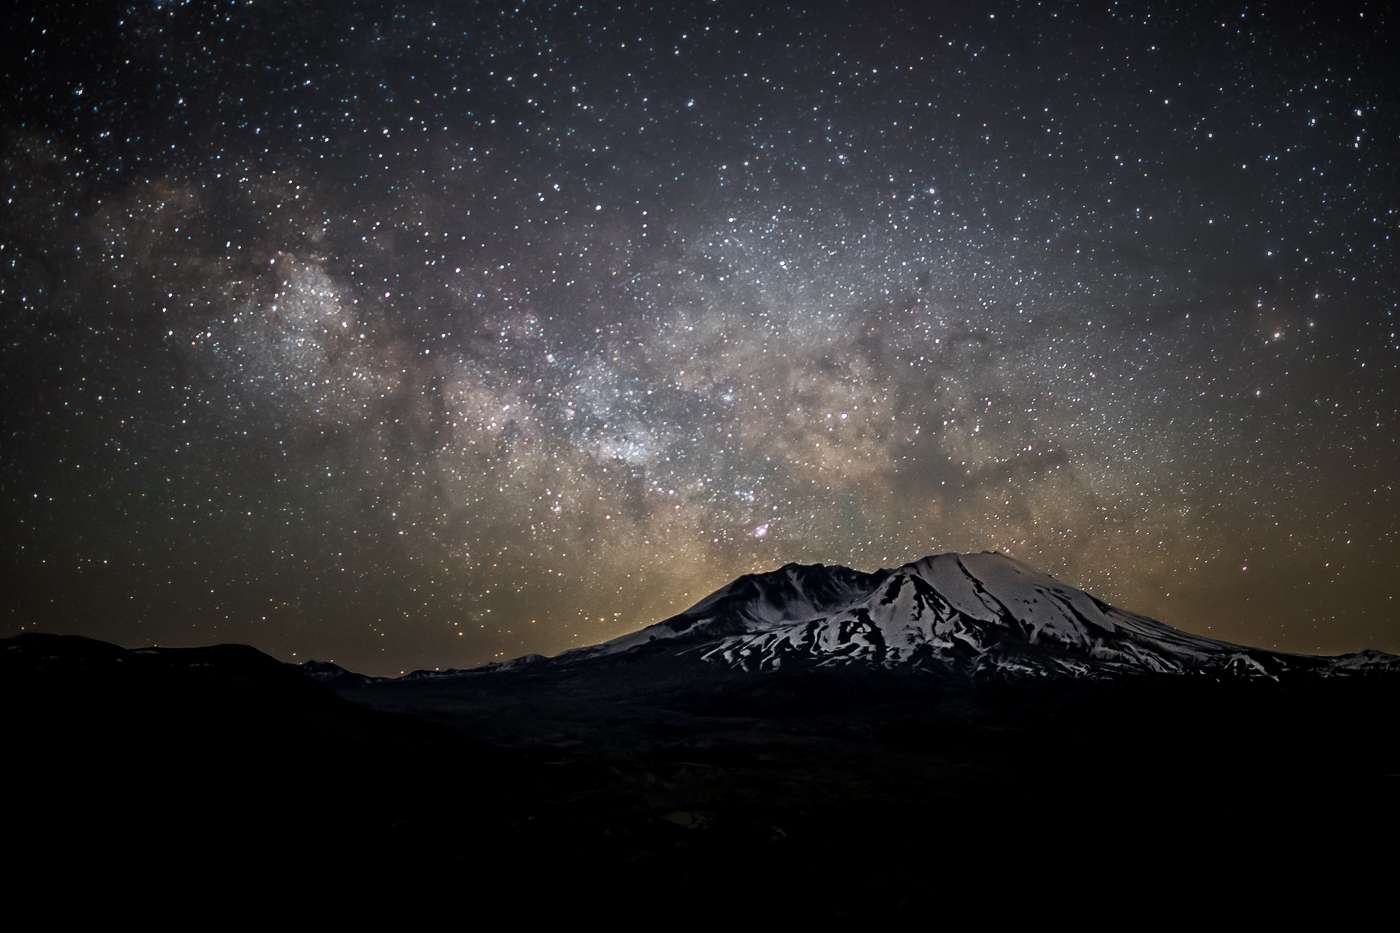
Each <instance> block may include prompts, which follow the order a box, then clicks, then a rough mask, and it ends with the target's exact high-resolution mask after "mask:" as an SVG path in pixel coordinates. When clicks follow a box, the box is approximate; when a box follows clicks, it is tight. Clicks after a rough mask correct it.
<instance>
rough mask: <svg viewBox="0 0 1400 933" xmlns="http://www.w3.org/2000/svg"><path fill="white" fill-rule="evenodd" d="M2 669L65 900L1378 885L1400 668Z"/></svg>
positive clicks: (1086, 902) (1388, 851)
mask: <svg viewBox="0 0 1400 933" xmlns="http://www.w3.org/2000/svg"><path fill="white" fill-rule="evenodd" d="M0 684H3V693H4V703H5V707H4V708H5V722H6V733H7V738H6V742H5V745H6V750H7V753H6V758H7V760H8V764H7V765H6V766H5V776H6V777H5V798H4V799H5V807H6V826H7V830H6V833H5V835H4V840H5V841H4V848H5V850H6V862H7V865H8V869H7V873H8V877H9V879H10V880H11V882H12V890H15V891H20V892H24V891H30V892H33V891H44V892H46V894H45V896H46V897H52V896H53V892H55V891H57V892H62V896H64V897H68V898H70V899H71V901H72V902H73V903H78V902H81V901H82V900H83V898H85V897H99V896H101V897H111V896H113V895H112V894H111V893H110V892H113V891H119V892H124V893H123V895H122V896H129V895H130V894H131V892H147V893H149V892H162V893H160V895H159V896H160V897H162V898H165V899H166V900H167V901H169V900H170V899H171V898H191V897H193V898H195V899H197V900H198V901H199V902H200V903H204V904H208V903H212V902H214V901H217V902H219V903H226V904H227V905H228V909H230V910H233V909H236V908H240V907H242V908H247V907H249V906H250V905H257V904H261V903H263V902H264V901H265V900H266V901H269V902H270V901H271V900H272V899H274V898H275V897H276V896H277V895H279V894H289V895H291V896H294V897H295V898H297V902H298V903H302V904H307V905H316V909H318V910H319V909H325V908H328V907H330V906H331V905H334V908H335V909H336V910H338V911H352V912H353V911H370V910H372V909H382V908H385V907H388V908H390V909H392V910H393V911H395V912H396V913H397V912H402V914H403V915H405V916H408V915H413V914H415V913H418V914H422V913H423V912H427V911H432V912H437V911H446V912H448V913H450V914H460V915H463V916H476V917H481V916H487V915H493V914H495V913H496V912H498V911H501V910H508V911H518V912H521V913H522V914H523V915H528V916H537V915H551V914H555V913H563V914H566V915H570V916H575V917H586V916H590V915H595V914H596V915H610V916H614V917H626V916H635V917H638V918H652V919H655V920H658V921H660V920H665V921H666V922H667V923H674V922H684V921H690V920H694V919H696V918H700V917H704V916H708V915H714V916H716V917H736V918H737V917H744V916H751V915H754V914H755V913H758V914H773V915H779V916H783V917H791V918H811V919H823V918H838V919H839V918H843V917H844V918H851V919H855V918H858V917H870V916H882V915H890V914H893V915H908V916H910V917H915V916H927V912H928V911H930V910H935V909H939V905H943V904H946V903H948V902H949V900H950V899H956V900H957V901H959V902H960V903H963V904H964V906H966V901H967V899H968V898H974V897H976V898H980V899H987V898H990V900H983V901H982V903H983V904H984V906H985V907H986V908H987V909H995V910H998V911H1011V910H1032V909H1038V908H1035V907H1034V905H1036V904H1042V905H1043V904H1044V903H1045V902H1044V898H1045V897H1046V896H1054V897H1065V898H1069V899H1072V900H1075V901H1076V902H1077V903H1079V904H1080V909H1083V910H1089V911H1091V912H1093V911H1099V910H1109V909H1112V908H1114V907H1121V906H1125V905H1129V904H1139V906H1140V902H1141V901H1142V900H1143V899H1147V900H1153V901H1154V902H1156V901H1160V902H1163V903H1164V904H1166V905H1168V906H1169V905H1171V904H1176V905H1177V906H1178V907H1182V906H1184V902H1183V901H1182V899H1183V898H1185V899H1188V900H1189V898H1190V897H1192V896H1193V895H1191V894H1190V893H1189V892H1191V891H1192V890H1206V889H1210V890H1214V891H1217V892H1222V891H1223V892H1228V897H1229V899H1230V900H1231V901H1232V902H1233V903H1234V904H1235V906H1237V907H1239V908H1241V909H1245V907H1246V905H1247V904H1249V903H1255V904H1256V906H1257V902H1259V901H1260V899H1275V898H1278V897H1280V896H1287V897H1289V898H1292V899H1293V902H1295V903H1296V902H1298V901H1299V899H1307V898H1329V899H1330V898H1336V897H1346V896H1351V895H1364V894H1365V892H1368V891H1369V892H1372V893H1379V892H1380V891H1382V890H1385V886H1386V885H1389V884H1390V883H1392V882H1393V878H1394V869H1395V866H1396V862H1395V855H1394V852H1393V840H1394V833H1395V829H1396V804H1397V796H1400V794H1398V793H1397V792H1400V776H1397V775H1400V742H1397V739H1398V738H1400V684H1397V683H1396V679H1395V677H1394V676H1393V675H1389V676H1387V675H1384V674H1374V675H1366V674H1358V675H1355V676H1349V677H1333V678H1316V677H1303V676H1300V677H1298V678H1296V679H1293V680H1288V679H1284V680H1281V681H1278V682H1276V681H1273V680H1268V679H1261V680H1251V681H1244V680H1240V681H1230V682H1218V681H1216V680H1214V679H1213V678H1208V677H1188V676H1179V675H1178V676H1171V677H1167V676H1163V677H1149V676H1140V677H1131V678H1125V679H1122V680H1120V681H1118V682H1112V683H1086V682H1081V681H1073V680H1065V681H1053V682H1047V681H1040V682H1026V683H1007V682H997V681H986V682H980V683H975V682H972V681H969V680H960V679H957V678H955V677H953V676H952V675H948V676H934V675H931V674H927V673H920V672H917V671H905V672H890V671H882V670H878V669H874V668H870V667H866V666H861V665H851V666H847V667H840V668H807V669H801V670H783V671H775V672H760V673H751V672H743V671H732V670H720V669H715V668H712V667H711V666H709V665H698V666H697V665H696V664H694V663H691V662H685V661H682V660H678V659H676V658H674V657H668V656H663V655H661V654H659V653H655V652H652V653H648V652H647V651H640V652H635V653H633V654H630V655H628V656H626V657H623V658H618V659H615V660H612V661H610V662H609V663H606V664H598V665H593V666H592V667H590V668H588V669H582V668H574V669H570V668H568V667H567V666H562V665H553V664H550V663H544V664H537V665H529V666H525V667H523V668H520V669H518V670H511V671H497V672H491V673H474V674H464V675H458V676H453V677H428V678H423V679H418V680H399V681H391V682H379V683H366V682H363V681H362V680H361V679H358V678H353V677H347V678H342V679H341V680H340V681H338V682H337V683H336V684H335V686H334V689H332V688H329V687H327V686H324V685H322V684H319V683H316V682H315V681H313V680H311V679H310V678H308V677H307V676H305V675H304V674H303V673H301V672H300V671H299V670H297V669H295V668H291V667H288V666H286V665H283V664H281V663H279V662H277V661H276V660H274V659H272V658H269V657H267V656H266V655H263V654H261V653H259V652H257V651H256V650H254V649H252V648H248V647H243V646H231V645H230V646H218V647H210V648H194V649H146V650H135V651H128V650H126V649H122V648H118V647H116V646H113V645H107V644H104V643H102V642H95V641H91V640H88V639H81V638H68V637H59V636H43V635H26V636H20V637H18V638H14V639H8V640H5V641H3V642H0ZM99 891H101V892H108V893H105V894H101V895H99V894H95V893H93V892H99ZM143 896H145V895H143ZM210 899H214V901H211V900H210ZM1163 909H1166V908H1165V907H1164V908H1163ZM366 916H368V914H366Z"/></svg>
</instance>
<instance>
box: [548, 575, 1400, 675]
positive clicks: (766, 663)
mask: <svg viewBox="0 0 1400 933" xmlns="http://www.w3.org/2000/svg"><path fill="white" fill-rule="evenodd" d="M672 645H673V646H674V648H675V650H676V652H677V653H678V654H684V655H693V656H696V657H698V658H700V659H701V660H704V661H706V662H709V663H712V664H720V665H724V666H726V667H731V668H738V669H743V670H773V669H777V668H781V667H783V666H791V665H793V664H815V665H818V666H832V665H840V664H849V663H855V662H865V663H868V664H874V665H880V666H886V667H894V666H913V667H923V668H931V669H937V668H940V667H941V668H946V669H950V670H954V671H959V672H963V673H967V674H972V675H1002V676H1010V677H1022V676H1064V675H1070V676H1076V677H1085V676H1087V677H1100V676H1112V675H1114V674H1116V673H1149V672H1150V673H1190V672H1202V673H1213V674H1216V675H1222V674H1230V675H1244V676H1248V677H1269V678H1274V679H1277V677H1278V676H1279V675H1280V674H1283V673H1285V672H1289V671H1312V672H1315V673H1317V674H1321V675H1324V676H1326V675H1331V674H1342V673H1353V672H1362V671H1366V670H1371V669H1386V670H1397V669H1400V658H1396V657H1394V656H1391V655H1386V654H1382V653H1380V652H1375V651H1366V652H1362V653H1359V654H1353V655H1344V656H1342V657H1339V658H1320V657H1312V656H1308V655H1288V654H1280V653H1276V652H1270V651H1265V650H1262V649H1258V648H1248V647H1243V646H1240V645H1233V644H1230V643H1228V642H1223V641H1216V640H1214V639H1210V638H1203V637H1201V636H1199V635H1192V634H1189V633H1187V632H1183V631H1181V630H1179V629H1175V628H1172V627H1171V626H1170V625H1166V624H1165V623H1162V622H1158V621H1156V620H1154V619H1149V618H1147V617H1146V616H1141V615H1137V614H1136V613H1133V612H1127V611H1125V610H1122V609H1118V608H1115V607H1113V606H1110V605H1108V604H1107V603H1104V602H1102V601H1101V600H1098V599H1096V598H1094V597H1093V596H1091V595H1089V594H1088V593H1085V592H1084V591H1082V590H1078V589H1075V588H1074V587H1071V586H1066V585H1065V584H1063V583H1060V582H1059V581H1057V580H1055V579H1054V578H1053V577H1050V576H1048V575H1046V574H1044V573H1041V572H1040V571H1038V570H1036V569H1034V568H1033V567H1030V566H1028V565H1026V564H1024V563H1022V562H1020V561H1018V560H1015V559H1013V558H1011V557H1008V556H1006V555H1004V554H1000V553H995V552H983V553H981V554H940V555H938V556H936V557H926V558H924V559H923V560H920V561H916V562H914V563H911V564H905V565H904V566H902V567H899V568H897V569H894V570H888V569H881V570H878V571H876V572H875V573H862V572H860V571H857V570H852V569H850V568H848V567H840V566H834V567H827V566H824V565H822V564H812V565H802V564H788V565H787V566H785V567H782V568H779V569H778V570H775V571H772V572H771V573H762V574H746V575H744V576H742V577H740V578H738V579H737V580H735V581H734V582H733V583H730V584H729V585H728V586H725V587H722V588H721V589H719V590H716V591H715V592H714V593H712V594H710V595H709V596H707V597H706V598H705V599H702V600H701V601H700V602H698V603H696V604H695V605H694V606H692V607H691V608H689V609H687V610H686V611H685V612H682V613H680V614H679V615H676V616H672V617H671V618H669V619H666V620H664V621H662V622H658V623H656V624H655V625H651V626H648V627H647V628H644V629H642V630H640V631H637V632H633V633H631V634H628V635H623V636H622V637H620V638H616V639H613V640H612V641H609V642H605V643H604V644H601V645H596V646H593V647H589V648H579V649H575V650H572V651H568V652H565V653H564V654H563V655H561V656H560V657H559V660H568V661H574V660H578V661H582V660H586V659H590V658H597V657H606V656H611V655H619V654H623V653H631V652H636V651H641V650H647V649H648V648H649V647H650V650H665V649H666V648H667V647H669V646H672Z"/></svg>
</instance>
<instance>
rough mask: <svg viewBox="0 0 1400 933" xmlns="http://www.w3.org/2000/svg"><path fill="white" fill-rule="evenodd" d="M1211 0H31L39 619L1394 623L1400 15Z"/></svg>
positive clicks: (391, 647) (440, 648) (535, 626)
mask: <svg viewBox="0 0 1400 933" xmlns="http://www.w3.org/2000/svg"><path fill="white" fill-rule="evenodd" d="M1180 6H1181V5H1180V4H1162V5H1157V4H1132V5H1127V6H1124V5H1120V4H1100V5H1090V6H1075V5H1072V4H1050V5H1046V6H1037V7H1034V8H1028V7H1027V5H1013V4H991V5H987V4H969V5H967V7H966V8H954V9H944V10H941V11H934V8H933V6H932V5H927V4H908V5H902V4H894V3H887V4H871V3H852V4H827V5H814V6H812V7H810V8H807V9H803V10H797V11H793V10H781V11H769V10H766V9H759V8H758V7H760V5H758V4H751V3H749V4H745V3H728V2H722V3H709V4H703V5H702V4H693V5H690V6H689V7H686V8H684V9H683V10H681V11H680V12H677V13H672V12H671V11H670V10H669V9H663V10H660V11H657V10H652V9H647V8H645V7H641V8H635V7H631V6H628V5H623V6H622V7H618V6H616V5H608V6H598V5H592V4H576V5H547V4H522V5H519V6H510V5H507V6H505V7H500V6H486V5H480V4H469V3H454V4H445V5H442V6H438V7H435V6H433V5H432V4H427V3H415V2H404V3H350V4H326V5H319V6H318V5H313V4H290V3H287V4H284V3H273V2H255V3H247V2H235V3H228V2H225V3H218V4H207V5H195V4H183V3H177V2H173V0H171V2H157V3H150V2H147V3H138V4H136V5H133V6H122V5H116V4H113V5H102V4H97V5H93V6H90V7H87V8H84V9H83V10H80V11H78V12H74V11H72V10H68V9H67V8H64V9H62V10H59V9H54V10H48V9H45V10H40V11H38V12H34V13H33V14H32V18H28V19H23V18H18V17H16V16H15V15H14V14H10V16H9V17H8V18H9V19H10V20H11V23H10V25H9V32H10V33H11V35H12V37H14V38H12V42H11V45H12V49H13V50H15V51H13V52H12V54H11V55H10V57H9V60H8V61H7V62H6V64H5V66H4V67H5V68H6V69H7V71H6V78H5V86H6V87H7V88H8V89H10V90H9V91H8V92H7V94H6V95H5V98H6V99H5V100H3V101H0V121H2V122H0V125H3V129H4V133H5V138H4V151H3V158H4V164H3V186H4V187H3V196H4V198H5V202H4V205H3V213H0V288H2V289H3V292H0V305H2V306H3V314H4V337H5V341H4V357H3V359H4V368H3V375H2V376H0V379H3V394H4V399H5V402H4V419H5V423H4V428H5V437H6V440H5V445H4V458H3V464H4V473H3V487H0V492H2V494H3V496H4V500H5V502H6V507H5V512H6V516H5V519H4V525H3V527H4V534H5V543H6V547H5V551H6V557H7V560H8V567H9V572H8V574H7V575H8V577H9V578H10V580H11V581H12V583H11V584H10V586H9V587H7V589H8V590H9V597H8V598H7V599H6V615H5V625H6V628H7V630H8V631H19V630H21V629H25V630H29V629H43V630H49V631H65V632H74V633H80V634H86V635H90V636H93V637H98V638H104V639H107V640H111V641H117V642H121V643H125V644H131V645H135V644H139V643H161V644H205V643H210V642H216V641H217V642H222V641H238V642H247V643H251V644H253V645H256V646H258V647H260V648H262V649H264V650H267V651H270V652H273V653H275V654H277V655H278V656H280V657H284V658H287V659H289V660H301V659H305V658H307V657H313V656H314V657H318V658H332V659H335V660H337V661H339V662H341V663H343V664H346V665H347V666H350V667H354V668H357V669H360V670H365V671H368V672H373V673H397V672H398V671H400V670H408V669H411V668H413V667H424V666H426V667H448V666H469V665H473V664H479V663H482V662H485V661H488V660H491V659H493V658H494V659H500V658H504V657H512V656H515V655H519V654H523V653H526V652H540V653H545V654H549V653H554V652H557V651H559V650H562V649H564V648H567V647H570V646H574V645H582V644H591V643H594V642H597V641H600V640H603V639H605V638H609V637H613V636H616V635H619V634H621V633H623V632H626V631H630V630H632V629H635V628H637V627H640V626H642V625H645V624H649V623H651V622H654V621H656V620H658V619H660V618H662V617H664V616H666V615H669V614H671V613H673V612H677V611H679V610H681V609H683V608H685V607H686V606H688V605H689V604H690V603H692V602H694V601H695V600H696V599H698V598H699V597H701V596H703V595H704V594H705V593H707V592H709V591H710V590H712V589H714V588H715V587H717V586H719V585H721V584H723V583H725V582H727V581H728V580H730V579H732V578H733V577H734V576H736V575H738V574H740V573H745V572H750V571H762V570H769V569H773V568H775V567H777V566H779V565H781V564H783V563H785V562H788V561H799V562H803V563H814V562H823V563H841V564H846V565H849V566H854V567H857V568H860V569H862V570H872V569H874V568H876V567H879V566H892V565H898V564H902V563H905V562H907V561H911V560H915V559H918V558H920V557H923V556H925V555H928V554H935V553H941V552H945V551H980V550H991V549H1004V550H1006V551H1007V552H1009V553H1011V554H1013V555H1014V556H1016V557H1017V558H1019V559H1021V560H1024V561H1026V562H1027V563H1030V564H1032V565H1034V566H1036V567H1038V568H1040V569H1043V570H1045V571H1046V572H1049V573H1051V574H1054V575H1056V576H1057V577H1059V578H1060V579H1062V580H1064V581H1065V582H1068V583H1071V584H1074V585H1077V586H1081V587H1085V588H1088V589H1090V590H1091V591H1092V592H1093V593H1094V594H1095V595H1097V596H1099V597H1101V598H1103V599H1105V600H1108V601H1110V602H1113V603H1115V604H1118V605H1122V606H1124V607H1126V608H1129V609H1132V610H1134V611H1137V612H1141V613H1144V614H1147V615H1151V616H1154V617H1156V618H1160V619H1162V620H1164V621H1167V622H1170V623H1172V624H1174V625H1178V626H1180V627H1182V628H1185V629H1188V630H1190V631H1194V632H1199V633H1201V634H1207V635H1213V636H1216V637H1221V638H1227V639H1230V640H1235V641H1240V642H1245V643H1249V644H1255V645H1261V646H1266V647H1275V648H1279V649H1282V650H1288V651H1300V652H1340V651H1345V650H1357V649H1360V648H1363V647H1378V648H1382V649H1387V650H1390V651H1400V617H1398V616H1397V608H1396V603H1395V600H1394V598H1393V596H1392V592H1393V589H1394V584H1393V581H1394V569H1393V568H1394V567H1395V566H1396V565H1397V563H1400V540H1398V539H1397V535H1396V518H1397V515H1400V508H1397V505H1398V503H1397V498H1396V494H1395V490H1394V481H1393V478H1394V474H1395V468H1394V466H1393V463H1394V462H1395V458H1396V455H1397V453H1400V450H1397V446H1398V445H1397V443H1396V425H1397V409H1398V407H1400V405H1398V403H1397V389H1400V379H1397V364H1398V363H1400V340H1397V336H1396V328H1397V322H1396V319H1395V308H1396V303H1397V276H1396V271H1395V258H1396V255H1395V237H1396V233H1397V221H1400V213H1397V203H1396V184H1397V177H1400V175H1398V173H1400V161H1397V136H1398V134H1400V121H1397V116H1396V113H1397V111H1396V106H1395V105H1396V103H1397V100H1396V98H1397V92H1396V88H1397V87H1400V82H1397V80H1396V75H1395V74H1394V72H1393V67H1392V66H1391V64H1390V62H1391V61H1393V60H1394V59H1395V55H1396V48H1395V43H1394V41H1393V29H1392V27H1391V26H1390V23H1389V18H1388V17H1387V15H1386V12H1385V10H1384V7H1383V6H1376V5H1372V6H1366V5H1361V6H1355V7H1345V6H1343V5H1338V4H1319V5H1316V6H1314V7H1312V8H1311V9H1302V8H1299V7H1298V6H1296V5H1289V6H1287V7H1286V8H1279V9H1273V8H1272V7H1267V6H1265V7H1255V6H1250V7H1248V8H1245V7H1240V8H1229V9H1228V11H1226V12H1222V10H1224V9H1225V8H1219V7H1216V6H1214V5H1205V6H1202V7H1200V8H1199V9H1194V10H1187V11H1182V10H1181V9H1180ZM25 16H26V17H29V16H30V14H28V13H26V14H25Z"/></svg>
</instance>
